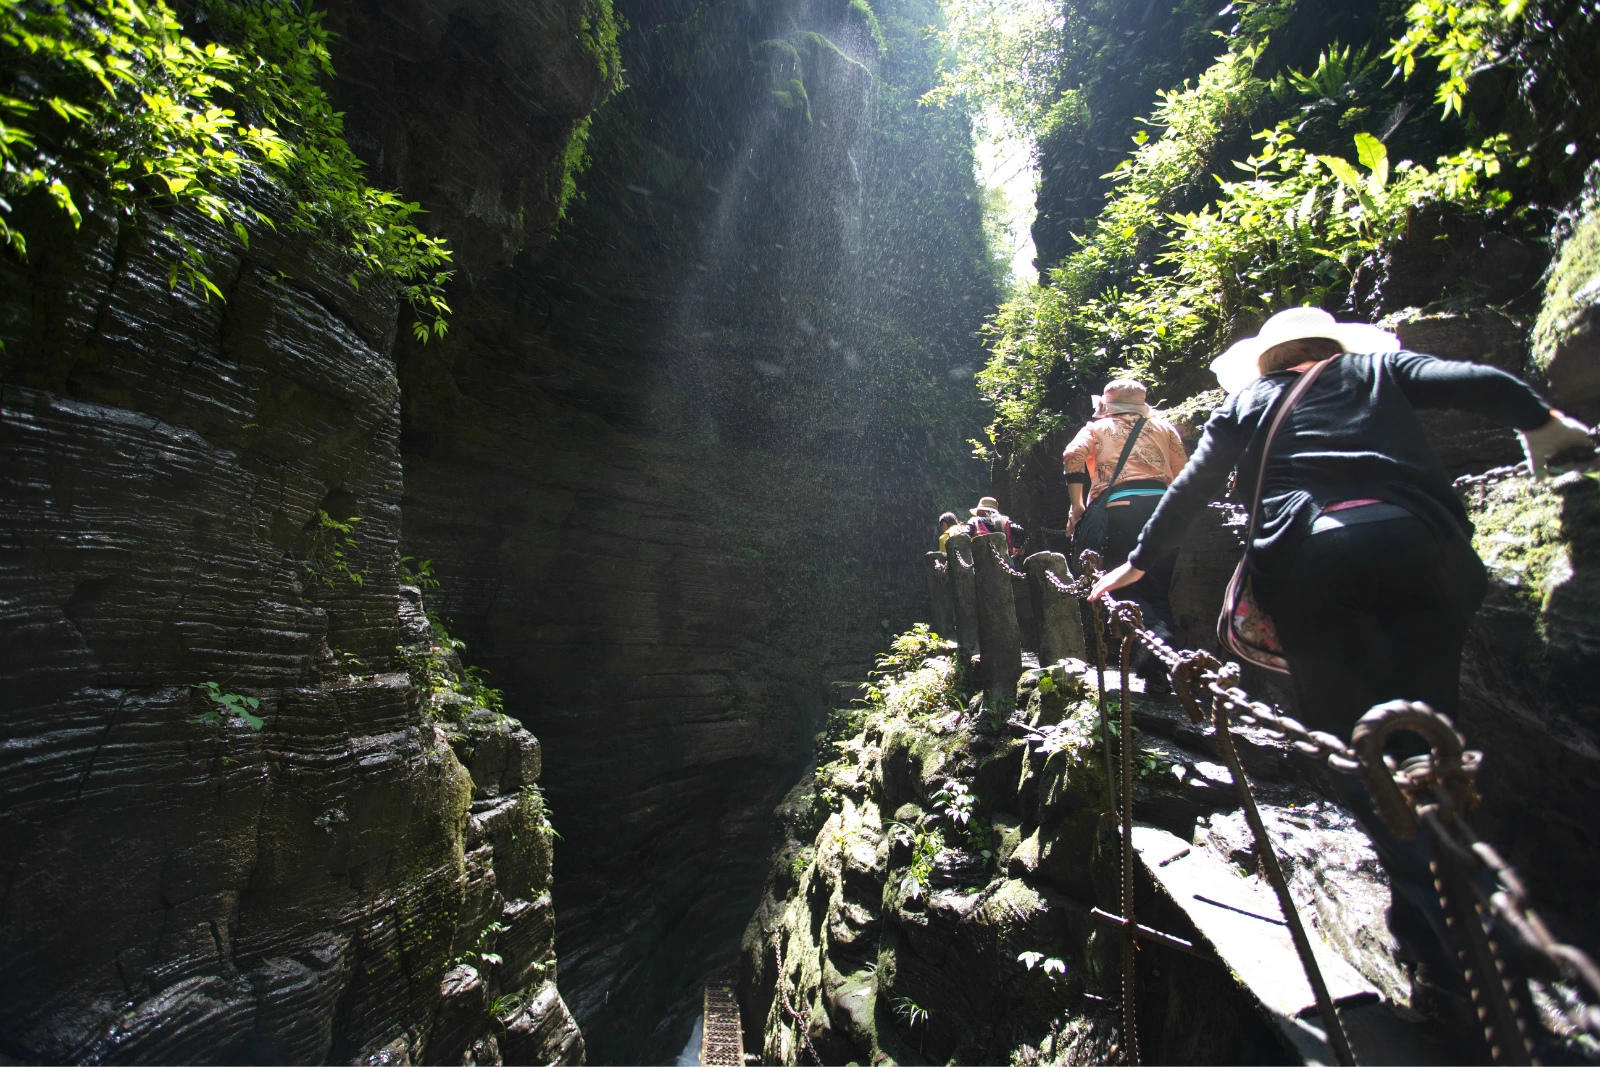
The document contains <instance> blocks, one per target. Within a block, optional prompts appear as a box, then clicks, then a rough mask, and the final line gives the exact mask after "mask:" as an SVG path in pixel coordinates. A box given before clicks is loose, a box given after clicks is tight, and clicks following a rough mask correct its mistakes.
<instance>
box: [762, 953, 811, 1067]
mask: <svg viewBox="0 0 1600 1067" xmlns="http://www.w3.org/2000/svg"><path fill="white" fill-rule="evenodd" d="M772 950H773V953H774V956H775V959H776V963H775V966H776V967H777V975H776V978H775V980H774V984H775V988H776V989H777V992H778V1001H779V1003H780V1004H781V1005H782V1007H783V1010H784V1014H786V1015H788V1016H789V1018H790V1019H791V1020H793V1022H794V1029H795V1033H797V1034H799V1035H800V1039H801V1040H802V1041H804V1042H805V1045H806V1051H807V1052H809V1053H811V1062H812V1063H815V1064H817V1065H818V1067H821V1065H822V1057H821V1056H819V1055H817V1047H816V1046H815V1045H813V1044H812V1043H811V1013H810V1012H801V1011H798V1010H797V1009H796V1008H795V1006H794V1001H792V1000H790V999H789V982H788V975H787V973H786V972H785V970H784V966H783V935H782V933H781V932H780V931H778V930H773V938H772ZM795 1058H796V1060H798V1059H799V1057H798V1056H797V1057H795Z"/></svg>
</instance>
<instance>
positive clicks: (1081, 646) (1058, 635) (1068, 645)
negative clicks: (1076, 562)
mask: <svg viewBox="0 0 1600 1067" xmlns="http://www.w3.org/2000/svg"><path fill="white" fill-rule="evenodd" d="M1024 566H1025V567H1026V569H1027V572H1028V578H1029V582H1028V595H1029V596H1031V597H1032V598H1033V609H1034V616H1035V617H1036V618H1037V619H1038V620H1039V666H1041V667H1048V666H1049V665H1050V664H1052V663H1055V662H1057V661H1059V660H1063V659H1066V658H1068V657H1073V658H1076V659H1081V660H1087V659H1088V658H1089V652H1088V648H1089V646H1088V643H1087V642H1086V641H1085V640H1084V638H1083V614H1082V612H1081V611H1080V610H1079V601H1078V599H1077V598H1076V597H1070V596H1063V595H1062V593H1061V590H1059V589H1057V588H1056V587H1055V585H1054V584H1052V583H1051V581H1050V579H1049V578H1047V577H1046V575H1047V574H1054V575H1055V576H1056V577H1057V578H1060V579H1061V580H1062V581H1063V582H1067V581H1071V580H1072V579H1071V576H1070V575H1069V574H1068V573H1067V557H1066V556H1063V555H1062V554H1061V553H1059V552H1035V553H1034V554H1033V555H1031V556H1029V557H1028V560H1027V563H1026V564H1024Z"/></svg>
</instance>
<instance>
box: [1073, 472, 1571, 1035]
mask: <svg viewBox="0 0 1600 1067" xmlns="http://www.w3.org/2000/svg"><path fill="white" fill-rule="evenodd" d="M1525 470H1526V464H1523V465H1520V466H1513V467H1500V468H1496V469H1494V470H1489V471H1485V472H1484V473H1483V474H1480V475H1475V476H1472V477H1471V478H1461V479H1457V481H1456V485H1457V486H1458V487H1459V486H1463V485H1465V484H1471V485H1483V484H1489V483H1492V482H1498V481H1504V480H1506V479H1508V478H1511V477H1514V476H1516V475H1518V474H1520V473H1523V472H1524V471H1525ZM1043 573H1044V575H1045V578H1046V580H1047V581H1048V582H1049V584H1050V585H1051V586H1052V587H1053V588H1055V589H1056V591H1057V592H1059V593H1060V594H1061V595H1062V596H1064V597H1069V596H1070V597H1073V598H1076V599H1079V600H1084V601H1087V600H1088V598H1089V595H1090V593H1091V592H1092V591H1093V588H1094V582H1095V580H1096V578H1097V577H1098V575H1099V573H1100V558H1099V555H1098V553H1095V552H1092V551H1089V552H1085V553H1084V554H1083V557H1082V559H1081V560H1080V567H1079V574H1078V576H1077V577H1075V578H1073V579H1071V580H1070V581H1069V580H1063V579H1062V578H1061V577H1060V576H1059V575H1057V574H1055V573H1054V572H1052V571H1049V570H1045V571H1044V572H1043ZM1093 606H1095V607H1098V608H1100V609H1101V610H1100V611H1095V612H1093V615H1094V622H1095V627H1096V630H1099V629H1100V627H1102V626H1103V625H1105V622H1106V621H1109V622H1110V623H1111V624H1112V627H1111V628H1112V630H1113V631H1114V632H1116V633H1117V634H1118V636H1128V637H1131V638H1132V639H1134V640H1137V641H1138V642H1139V643H1140V644H1141V645H1143V646H1144V647H1145V649H1146V650H1147V651H1149V652H1150V653H1151V654H1152V655H1153V656H1155V657H1156V658H1157V659H1159V660H1160V661H1161V663H1162V664H1163V665H1164V666H1165V667H1166V668H1167V671H1168V672H1169V674H1170V675H1171V677H1172V682H1173V689H1174V692H1175V694H1176V695H1177V697H1178V701H1179V703H1180V705H1181V706H1182V707H1183V708H1184V710H1185V711H1186V712H1188V714H1189V717H1190V718H1191V719H1192V720H1193V721H1194V722H1197V723H1198V722H1201V721H1202V720H1203V719H1204V718H1205V717H1206V716H1205V715H1204V712H1203V709H1202V708H1201V698H1202V696H1204V697H1208V698H1209V699H1210V701H1211V705H1212V710H1213V713H1214V714H1215V715H1216V716H1217V719H1216V721H1217V722H1218V724H1219V725H1220V724H1222V723H1223V722H1224V720H1225V719H1227V720H1232V721H1235V722H1242V723H1246V724H1250V725H1254V726H1257V727H1259V728H1261V729H1263V730H1265V731H1266V732H1268V733H1270V734H1273V735H1275V736H1277V737H1279V738H1280V739H1282V740H1284V741H1287V742H1288V743H1290V744H1291V745H1293V747H1294V748H1295V749H1296V750H1297V751H1299V752H1302V753H1304V754H1306V755H1310V756H1314V757H1318V758H1320V759H1322V760H1324V761H1326V763H1327V765H1328V766H1329V767H1331V768H1332V769H1333V770H1335V771H1338V772H1339V773H1341V774H1347V775H1359V776H1362V777H1364V778H1365V779H1366V781H1367V784H1368V787H1369V789H1371V791H1372V793H1373V799H1374V802H1375V804H1376V806H1377V808H1378V811H1379V814H1380V815H1381V816H1382V817H1383V818H1384V820H1385V821H1386V822H1387V823H1388V824H1389V827H1390V829H1392V830H1394V831H1395V833H1396V834H1398V835H1399V836H1401V837H1410V836H1412V835H1413V834H1415V833H1416V832H1417V827H1418V824H1419V822H1425V823H1426V824H1427V825H1428V828H1429V830H1430V832H1431V836H1432V837H1433V838H1434V839H1436V840H1437V841H1439V842H1440V843H1441V844H1442V845H1443V846H1444V850H1445V851H1447V852H1448V853H1449V857H1448V858H1449V860H1450V862H1452V863H1454V864H1455V865H1456V866H1457V868H1458V869H1460V870H1462V871H1463V872H1464V873H1465V874H1467V875H1468V877H1467V879H1466V880H1467V881H1468V882H1469V883H1470V884H1472V885H1473V886H1474V889H1475V892H1476V893H1478V894H1479V899H1478V900H1477V901H1476V903H1477V905H1478V906H1479V908H1480V909H1481V913H1482V914H1484V915H1492V916H1493V917H1494V918H1495V919H1498V920H1499V921H1500V923H1501V924H1503V926H1504V928H1505V930H1507V931H1509V932H1510V933H1512V934H1514V935H1515V936H1516V937H1517V938H1518V939H1519V940H1520V941H1521V942H1522V946H1523V947H1524V948H1525V950H1526V951H1525V953H1524V955H1525V956H1526V957H1528V958H1531V959H1537V960H1538V961H1539V963H1540V965H1541V966H1540V968H1539V969H1540V970H1541V971H1542V973H1541V974H1540V975H1539V977H1542V978H1544V979H1546V980H1557V981H1561V982H1565V983H1566V984H1568V985H1569V986H1570V987H1571V989H1572V991H1573V995H1572V996H1570V997H1568V998H1567V1002H1566V1003H1563V1004H1559V1005H1558V1008H1559V1010H1560V1012H1561V1014H1562V1015H1563V1017H1564V1018H1565V1020H1566V1023H1567V1025H1569V1026H1570V1027H1571V1028H1572V1029H1573V1030H1574V1031H1578V1032H1582V1033H1584V1034H1586V1035H1588V1036H1589V1037H1590V1038H1591V1039H1594V1040H1600V968H1597V967H1596V966H1595V964H1594V961H1593V960H1591V959H1590V958H1589V956H1588V955H1586V954H1585V953H1584V952H1583V951H1582V950H1581V949H1578V948H1575V947H1573V946H1571V945H1568V944H1564V943H1562V942H1560V941H1557V940H1556V939H1555V937H1554V936H1553V935H1552V934H1551V933H1550V931H1549V929H1548V928H1547V927H1546V926H1545V924H1544V922H1543V921H1542V920H1541V919H1540V918H1539V917H1538V915H1537V914H1535V913H1534V912H1533V911H1532V910H1531V909H1530V908H1529V906H1528V902H1527V894H1526V891H1525V890H1524V888H1523V886H1522V882H1521V880H1520V879H1519V878H1518V876H1517V874H1516V872H1515V871H1513V870H1512V869H1511V867H1510V866H1509V865H1507V864H1506V862H1505V861H1504V860H1503V859H1502V858H1501V857H1500V855H1499V853H1498V852H1496V851H1495V850H1494V848H1493V847H1492V846H1490V845H1489V844H1488V843H1487V842H1485V841H1482V840H1481V839H1479V838H1478V836H1477V834H1476V833H1475V832H1474V831H1473V830H1472V829H1471V828H1470V827H1469V826H1468V825H1467V823H1466V822H1465V821H1464V820H1463V819H1462V817H1461V816H1462V814H1463V813H1464V812H1465V811H1466V810H1468V809H1469V808H1471V807H1472V806H1473V805H1475V804H1476V803H1477V799H1478V798H1477V793H1476V791H1475V787H1474V779H1475V777H1476V774H1477V771H1478V768H1479V766H1480V765H1481V762H1482V758H1483V754H1482V753H1481V752H1478V751H1475V750H1469V749H1466V748H1465V747H1464V745H1463V743H1462V741H1461V738H1460V735H1459V734H1457V733H1456V732H1455V730H1454V728H1453V727H1452V726H1451V724H1450V722H1449V720H1448V719H1446V718H1445V717H1444V716H1443V715H1439V714H1438V713H1437V712H1434V711H1432V710H1431V709H1429V708H1428V707H1427V705H1424V704H1411V703H1407V702H1404V701H1396V702H1393V703H1390V704H1386V705H1380V706H1379V707H1377V708H1374V709H1372V711H1369V712H1368V713H1367V714H1366V715H1364V716H1363V717H1362V720H1361V722H1360V723H1358V724H1357V728H1356V731H1355V733H1354V734H1353V735H1352V743H1350V744H1347V743H1346V742H1344V741H1343V740H1341V739H1340V738H1338V737H1336V736H1334V735H1333V734H1330V733H1326V732H1324V731H1320V730H1310V729H1307V728H1306V726H1305V725H1304V724H1302V723H1300V722H1299V721H1298V720H1296V719H1294V718H1293V717H1292V716H1289V715H1286V714H1284V713H1283V712H1282V711H1281V710H1279V709H1278V708H1276V707H1274V706H1273V705H1271V704H1268V703H1266V702H1264V701H1260V700H1256V699H1255V698H1253V697H1251V696H1250V694H1249V693H1247V692H1245V691H1244V689H1243V688H1242V687H1241V686H1240V684H1239V683H1240V673H1241V672H1240V667H1239V665H1238V664H1237V663H1232V662H1228V663H1224V662H1222V661H1221V660H1219V659H1217V658H1216V657H1215V656H1213V655H1212V654H1211V653H1209V652H1204V651H1200V650H1198V649H1186V650H1181V651H1180V650H1178V649H1174V648H1173V647H1172V646H1171V645H1169V644H1168V643H1167V642H1166V641H1165V640H1163V639H1162V637H1161V636H1160V635H1159V634H1157V633H1155V632H1154V631H1152V630H1149V629H1147V628H1145V627H1144V625H1143V619H1142V616H1141V613H1140V611H1139V608H1138V605H1136V604H1134V603H1132V602H1131V601H1122V600H1115V599H1113V598H1111V597H1110V596H1104V597H1102V598H1101V599H1100V600H1099V601H1094V602H1093ZM1101 611H1103V612H1104V614H1103V615H1102V614H1101ZM1103 620H1104V621H1103ZM1102 647H1103V646H1102ZM1102 699H1103V696H1102ZM1397 729H1406V730H1409V731H1413V732H1417V733H1421V734H1422V735H1423V737H1424V738H1425V739H1426V740H1427V741H1428V742H1429V743H1430V745H1432V747H1433V752H1432V753H1431V754H1429V755H1422V756H1415V757H1412V758H1411V759H1408V760H1406V761H1405V762H1404V763H1402V764H1398V765H1397V764H1396V763H1395V762H1394V761H1393V760H1392V759H1390V758H1387V757H1385V756H1384V755H1383V752H1382V741H1383V739H1384V738H1385V737H1387V735H1388V733H1390V732H1393V731H1394V730H1397ZM1485 875H1486V876H1487V878H1483V877H1480V876H1485ZM1485 882H1487V884H1492V885H1493V886H1494V887H1495V888H1494V889H1493V890H1489V889H1485V888H1483V884H1484V883H1485ZM1476 977H1477V978H1478V979H1479V980H1480V981H1488V980H1489V979H1491V978H1492V977H1499V978H1503V975H1498V976H1490V975H1477V976H1476ZM1502 992H1503V990H1502Z"/></svg>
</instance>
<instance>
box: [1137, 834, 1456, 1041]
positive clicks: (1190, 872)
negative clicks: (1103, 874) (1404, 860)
mask: <svg viewBox="0 0 1600 1067" xmlns="http://www.w3.org/2000/svg"><path fill="white" fill-rule="evenodd" d="M1133 846H1134V849H1135V851H1136V852H1137V853H1138V857H1139V860H1140V863H1141V864H1142V865H1143V867H1144V869H1145V870H1146V871H1147V872H1148V873H1149V875H1150V877H1151V879H1152V880H1153V881H1154V882H1155V884H1156V885H1157V886H1158V887H1159V888H1160V890H1161V891H1162V892H1163V893H1164V894H1165V895H1166V896H1167V897H1168V898H1170V899H1171V900H1172V902H1173V903H1174V904H1176V905H1177V906H1178V907H1179V908H1180V909H1182V911H1183V912H1184V914H1185V915H1187V916H1188V917H1189V919H1190V921H1192V922H1193V923H1194V925H1195V929H1196V930H1198V931H1199V933H1200V935H1201V937H1202V938H1203V939H1204V941H1205V942H1206V943H1207V944H1209V946H1210V947H1211V949H1212V950H1213V951H1214V952H1215V953H1216V954H1217V957H1218V958H1219V959H1220V960H1221V961H1222V962H1223V964H1225V965H1226V966H1227V968H1228V971H1229V972H1230V973H1231V974H1232V975H1233V977H1234V979H1235V980H1236V981H1237V982H1238V983H1239V984H1240V985H1241V986H1242V987H1243V988H1244V990H1245V991H1246V992H1247V993H1248V994H1249V995H1250V996H1251V997H1252V998H1253V999H1254V1000H1255V1002H1256V1003H1257V1004H1258V1005H1260V1007H1261V1010H1262V1012H1263V1014H1264V1015H1265V1016H1266V1017H1267V1018H1268V1020H1269V1021H1270V1022H1271V1023H1272V1024H1273V1026H1274V1027H1276V1028H1277V1030H1278V1031H1279V1033H1280V1034H1282V1035H1283V1037H1284V1039H1285V1041H1286V1042H1287V1044H1288V1046H1289V1047H1290V1048H1292V1049H1293V1050H1294V1051H1295V1052H1296V1053H1298V1054H1299V1055H1300V1057H1301V1058H1302V1060H1303V1061H1304V1062H1305V1063H1308V1064H1324V1063H1337V1062H1338V1059H1337V1057H1336V1056H1335V1055H1334V1052H1333V1049H1332V1047H1331V1046H1330V1045H1329V1043H1328V1041H1327V1037H1326V1033H1325V1029H1324V1026H1323V1022H1322V1016H1321V1014H1320V1012H1319V1011H1318V1010H1317V1003H1316V996H1315V994H1314V993H1313V992H1312V990H1311V983H1310V981H1309V980H1308V979H1307V978H1306V974H1305V969H1304V968H1303V967H1302V966H1301V963H1300V955H1299V953H1298V952H1296V951H1295V947H1294V941H1293V939H1292V938H1291V937H1290V934H1289V927H1288V925H1287V924H1286V923H1285V921H1284V918H1283V911H1282V910H1281V909H1280V908H1279V906H1278V898H1277V894H1276V893H1274V892H1273V891H1272V889H1271V887H1270V886H1268V885H1266V884H1265V883H1263V882H1262V881H1260V880H1259V879H1255V878H1247V877H1246V876H1244V875H1243V874H1241V873H1240V872H1239V871H1238V870H1237V869H1236V868H1235V867H1234V866H1232V865H1231V864H1229V863H1227V862H1226V861H1225V860H1223V859H1222V858H1221V857H1219V856H1217V855H1216V854H1214V853H1212V852H1209V851H1207V850H1205V849H1203V848H1197V847H1195V846H1193V845H1191V844H1190V843H1189V842H1187V841H1185V840H1183V839H1182V838H1180V837H1178V836H1176V835H1174V834H1170V833H1168V832H1166V831H1165V830H1159V829H1156V828H1154V827H1149V826H1135V827H1134V829H1133ZM1304 919H1305V916H1304V915H1302V921H1303V922H1304ZM1306 935H1307V937H1308V938H1309V939H1310V941H1311V947H1312V955H1313V956H1315V958H1316V961H1317V966H1318V968H1319V969H1320V970H1321V972H1322V977H1323V981H1324V982H1325V983H1326V984H1327V986H1328V995H1329V996H1330V997H1331V998H1332V1000H1333V1003H1334V1007H1335V1008H1336V1009H1337V1010H1338V1012H1339V1016H1340V1018H1341V1019H1342V1020H1343V1023H1344V1028H1345V1033H1346V1035H1347V1036H1348V1037H1349V1039H1350V1044H1351V1046H1352V1049H1353V1051H1354V1052H1355V1053H1356V1058H1357V1060H1358V1061H1359V1062H1361V1063H1365V1064H1376V1063H1418V1064H1423V1063H1448V1062H1450V1060H1449V1059H1448V1058H1441V1056H1444V1057H1447V1054H1446V1053H1444V1052H1443V1051H1442V1050H1440V1049H1438V1048H1435V1047H1434V1043H1433V1042H1432V1041H1430V1040H1429V1039H1428V1038H1427V1036H1426V1035H1425V1034H1424V1033H1423V1032H1422V1031H1421V1030H1420V1029H1419V1028H1418V1027H1417V1026H1415V1025H1414V1024H1412V1023H1409V1022H1407V1021H1406V1020H1403V1019H1401V1018H1399V1017H1398V1016H1397V1015H1396V1014H1395V1013H1394V1011H1393V1010H1392V1009H1391V1008H1390V1007H1389V1006H1388V1005H1386V1004H1384V1003H1383V1002H1382V1000H1381V998H1380V997H1379V994H1378V991H1377V989H1376V987H1374V986H1373V985H1372V983H1370V982H1368V981H1367V980H1366V978H1364V977H1363V976H1362V975H1361V973H1360V972H1359V971H1357V970H1356V969H1355V968H1354V967H1352V966H1351V965H1350V964H1349V963H1348V962H1347V961H1346V960H1345V959H1344V958H1343V957H1342V956H1340V955H1339V954H1338V953H1337V952H1335V951H1334V950H1333V949H1332V948H1331V947H1329V946H1328V945H1327V943H1326V942H1324V941H1323V940H1322V939H1321V938H1320V937H1318V936H1317V933H1316V931H1315V929H1313V928H1312V927H1311V926H1310V925H1309V924H1306Z"/></svg>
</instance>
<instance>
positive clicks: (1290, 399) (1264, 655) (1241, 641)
mask: <svg viewBox="0 0 1600 1067" xmlns="http://www.w3.org/2000/svg"><path fill="white" fill-rule="evenodd" d="M1338 358H1339V357H1338V356H1334V357H1333V358H1332V359H1324V360H1321V361H1319V362H1318V363H1316V364H1315V365H1313V366H1312V367H1311V369H1309V370H1307V371H1305V372H1304V373H1303V374H1301V375H1300V380H1299V381H1298V382H1295V384H1294V388H1292V389H1290V390H1289V395H1288V396H1286V397H1284V399H1283V403H1282V404H1281V405H1280V406H1279V407H1278V410H1277V412H1276V413H1275V414H1274V415H1273V417H1272V425H1271V426H1270V427H1268V429H1267V440H1266V442H1265V443H1264V444H1263V445H1262V446H1261V469H1260V470H1259V471H1257V472H1256V493H1255V499H1254V500H1252V501H1251V502H1250V524H1249V526H1248V527H1247V528H1246V530H1245V534H1244V555H1243V556H1241V557H1239V565H1238V566H1237V567H1235V568H1234V569H1233V577H1232V578H1230V579H1228V592H1227V593H1226V595H1224V596H1223V598H1222V612H1221V614H1219V615H1218V616H1217V641H1218V642H1219V643H1220V644H1221V645H1222V647H1223V650H1224V651H1226V652H1227V653H1229V654H1230V655H1233V656H1235V657H1237V658H1238V659H1240V660H1242V661H1243V662H1245V663H1252V664H1254V665H1255V666H1257V667H1261V668H1263V669H1265V670H1269V671H1273V672H1275V673H1277V674H1288V673H1289V661H1288V660H1287V659H1285V658H1284V655H1283V645H1282V644H1281V643H1279V641H1278V630H1277V627H1275V626H1274V625H1273V624H1272V618H1271V616H1269V615H1268V614H1267V613H1266V612H1265V611H1264V610H1262V607H1261V605H1260V604H1259V603H1258V602H1257V601H1256V598H1255V595H1254V592H1253V591H1252V590H1251V588H1250V546H1251V545H1253V544H1254V543H1255V534H1256V514H1257V513H1258V512H1259V511H1260V510H1261V482H1262V480H1263V478H1264V477H1265V475H1266V473H1267V453H1268V452H1270V451H1271V450H1272V440H1273V438H1274V437H1276V436H1277V435H1278V427H1279V426H1282V425H1283V420H1284V417H1285V416H1287V415H1288V414H1289V409H1290V408H1292V407H1294V406H1295V404H1296V403H1297V402H1298V401H1299V400H1300V397H1301V396H1302V395H1303V394H1304V393H1305V391H1306V390H1307V389H1309V388H1311V383H1312V382H1314V381H1315V380H1316V378H1317V375H1319V374H1321V373H1322V369H1323V368H1324V367H1326V366H1327V365H1328V364H1329V363H1332V362H1333V360H1334V359H1338Z"/></svg>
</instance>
